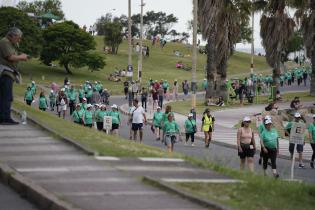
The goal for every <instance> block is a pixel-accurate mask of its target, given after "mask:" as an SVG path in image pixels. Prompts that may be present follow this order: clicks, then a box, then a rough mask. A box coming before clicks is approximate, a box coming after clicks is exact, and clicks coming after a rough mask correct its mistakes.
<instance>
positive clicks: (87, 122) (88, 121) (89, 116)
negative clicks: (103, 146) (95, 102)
mask: <svg viewBox="0 0 315 210" xmlns="http://www.w3.org/2000/svg"><path fill="white" fill-rule="evenodd" d="M92 107H93V106H92V105H91V104H88V105H87V110H86V111H85V112H84V115H83V116H82V121H83V124H84V126H86V127H90V128H92V127H93V111H92Z"/></svg>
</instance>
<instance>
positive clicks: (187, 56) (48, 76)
mask: <svg viewBox="0 0 315 210" xmlns="http://www.w3.org/2000/svg"><path fill="white" fill-rule="evenodd" d="M95 39H96V42H97V47H96V51H99V52H101V53H103V39H102V37H99V36H98V37H95ZM145 43H146V44H147V45H149V47H150V57H149V58H144V59H143V81H144V82H146V81H147V80H148V79H149V78H153V79H158V80H159V79H167V80H169V81H172V80H174V79H178V80H179V81H182V80H184V79H188V80H190V78H191V72H190V71H185V70H181V69H176V68H175V64H176V62H177V61H179V60H181V61H182V62H183V63H184V64H185V65H188V66H191V50H190V48H189V46H186V45H183V44H179V43H167V44H166V46H165V47H164V49H161V48H160V47H151V43H150V42H149V41H146V42H145ZM174 50H179V51H180V52H181V53H182V54H183V55H184V57H176V56H175V55H174V54H173V51H174ZM137 61H138V57H137V55H135V54H134V55H133V61H132V62H133V66H134V79H136V78H137ZM127 62H128V43H127V41H126V40H125V41H124V42H123V43H122V44H121V45H120V47H119V52H118V55H106V63H107V65H106V66H105V67H104V69H102V70H100V71H96V72H90V71H89V70H88V69H85V68H82V69H74V68H73V69H72V71H73V73H74V74H73V75H67V74H66V73H65V70H64V69H63V68H61V67H48V66H45V65H43V64H40V62H39V61H38V60H35V59H33V60H31V61H28V62H26V63H23V64H21V72H22V75H23V78H24V82H26V83H28V82H29V81H30V80H31V79H33V80H35V81H37V82H38V83H41V84H46V85H48V84H50V83H51V82H53V81H54V82H57V83H60V84H61V83H63V80H64V78H65V77H66V76H68V78H69V79H70V80H71V81H72V83H74V84H81V83H82V82H84V81H86V80H90V81H94V80H100V81H101V82H102V83H103V84H104V86H105V87H106V88H108V89H110V90H111V91H112V93H113V94H121V93H122V83H116V82H111V81H108V80H107V77H108V75H109V74H110V73H112V72H114V70H115V68H118V69H123V68H126V66H127ZM205 64H206V56H205V55H201V54H198V66H197V79H198V81H202V79H203V78H204V76H205V72H204V65H205ZM249 66H250V55H249V54H246V53H241V52H235V54H234V55H233V56H232V58H231V59H230V61H229V64H228V76H229V77H235V76H241V77H242V76H243V77H245V76H247V75H248V74H249ZM255 68H256V69H255V72H257V73H271V71H270V68H269V67H268V65H267V63H266V61H265V58H264V57H259V56H255Z"/></svg>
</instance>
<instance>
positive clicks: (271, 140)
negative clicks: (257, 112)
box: [260, 119, 279, 178]
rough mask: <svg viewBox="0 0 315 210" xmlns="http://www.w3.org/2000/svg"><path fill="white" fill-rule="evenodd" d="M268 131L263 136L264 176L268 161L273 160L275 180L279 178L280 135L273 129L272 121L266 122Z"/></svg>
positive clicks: (272, 166)
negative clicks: (277, 160) (277, 161)
mask: <svg viewBox="0 0 315 210" xmlns="http://www.w3.org/2000/svg"><path fill="white" fill-rule="evenodd" d="M265 127H266V129H265V130H264V131H263V132H262V134H261V140H260V141H261V142H260V144H261V149H262V151H263V169H264V174H265V175H266V174H267V166H268V159H270V160H271V168H272V173H273V176H274V177H275V178H278V177H279V174H278V172H277V165H276V159H277V154H278V153H279V141H278V138H279V135H278V132H277V130H276V129H275V128H272V121H271V120H270V119H268V120H266V121H265Z"/></svg>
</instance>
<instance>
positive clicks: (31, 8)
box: [16, 0, 65, 19]
mask: <svg viewBox="0 0 315 210" xmlns="http://www.w3.org/2000/svg"><path fill="white" fill-rule="evenodd" d="M61 6H62V5H61V1H60V0H44V1H40V0H35V1H33V2H28V1H25V0H23V1H20V2H19V3H18V4H17V6H16V7H17V8H18V9H20V10H22V11H23V12H26V13H34V14H35V15H37V16H40V15H43V14H45V13H48V12H51V13H52V14H54V15H56V16H58V17H60V19H63V18H64V16H65V14H64V13H63V11H62V8H61Z"/></svg>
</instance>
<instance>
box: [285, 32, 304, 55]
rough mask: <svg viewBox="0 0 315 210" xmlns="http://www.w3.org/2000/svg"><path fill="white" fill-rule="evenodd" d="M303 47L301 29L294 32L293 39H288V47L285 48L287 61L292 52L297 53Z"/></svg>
mask: <svg viewBox="0 0 315 210" xmlns="http://www.w3.org/2000/svg"><path fill="white" fill-rule="evenodd" d="M302 49H303V37H302V34H301V32H300V31H296V32H294V34H293V36H292V37H291V39H290V40H289V41H288V44H287V47H286V48H285V61H287V60H288V55H289V54H290V53H295V52H298V51H300V50H302Z"/></svg>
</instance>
